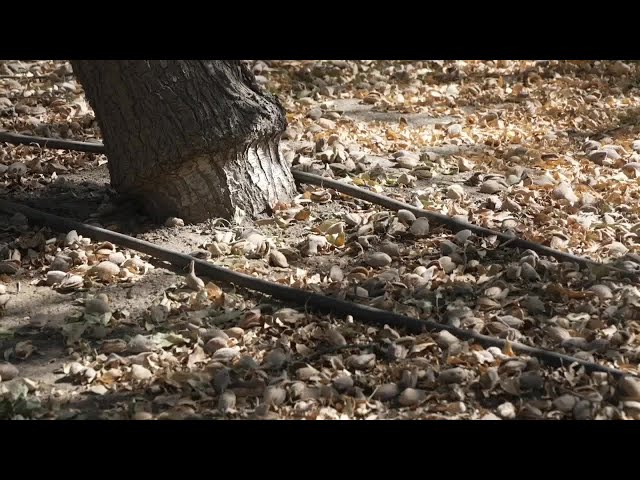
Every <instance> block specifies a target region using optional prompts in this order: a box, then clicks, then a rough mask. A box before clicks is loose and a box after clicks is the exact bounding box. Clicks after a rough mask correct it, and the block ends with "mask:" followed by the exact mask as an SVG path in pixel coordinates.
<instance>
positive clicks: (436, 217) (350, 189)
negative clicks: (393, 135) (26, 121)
mask: <svg viewBox="0 0 640 480" xmlns="http://www.w3.org/2000/svg"><path fill="white" fill-rule="evenodd" d="M0 142H7V143H13V144H36V145H40V146H42V147H44V148H60V149H66V150H76V151H80V152H91V153H102V154H103V153H105V149H104V145H103V144H102V143H92V142H78V141H72V140H62V139H51V138H46V137H36V136H30V135H21V134H17V133H11V132H4V131H0ZM292 173H293V178H295V179H296V180H297V181H298V182H301V183H308V184H311V185H318V186H322V187H329V188H332V189H334V190H336V191H338V192H340V193H344V194H346V195H349V196H352V197H354V198H359V199H360V200H365V201H367V202H370V203H375V204H377V205H380V206H382V207H385V208H388V209H389V210H395V211H397V210H402V209H404V210H409V211H410V212H411V213H413V214H414V215H415V216H416V217H426V218H427V219H428V220H430V221H432V222H434V223H436V224H440V225H443V226H445V227H447V228H449V229H451V230H453V231H454V232H457V231H460V230H470V231H471V232H473V233H475V234H476V235H478V236H482V237H488V236H495V237H496V238H499V239H500V240H502V241H503V242H504V245H505V246H509V247H514V248H523V249H529V250H532V251H534V252H536V253H539V254H541V255H547V256H549V257H553V258H555V259H556V260H558V261H561V262H572V263H576V264H578V265H580V266H581V267H587V268H598V269H602V268H604V269H607V270H610V271H612V272H615V273H618V274H620V275H622V276H624V277H628V278H631V279H634V280H637V279H638V274H637V273H636V272H630V271H627V270H623V269H621V268H617V267H614V266H612V265H608V264H604V263H600V262H596V261H593V260H590V259H588V258H585V257H580V256H578V255H573V254H571V253H565V252H560V251H559V250H555V249H553V248H551V247H547V246H545V245H541V244H539V243H535V242H530V241H528V240H524V239H522V238H518V237H515V236H511V235H507V234H505V233H502V232H498V231H495V230H491V229H488V228H484V227H480V226H478V225H474V224H472V223H468V222H463V221H460V220H455V219H453V218H451V217H448V216H447V215H442V214H440V213H435V212H430V211H428V210H423V209H421V208H417V207H414V206H412V205H409V204H407V203H404V202H401V201H399V200H394V199H393V198H389V197H386V196H384V195H380V194H378V193H375V192H371V191H368V190H365V189H363V188H360V187H357V186H355V185H350V184H348V183H345V182H340V181H337V180H332V179H330V178H326V177H320V176H318V175H314V174H311V173H307V172H303V171H301V170H297V169H294V170H292Z"/></svg>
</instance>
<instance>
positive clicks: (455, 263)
mask: <svg viewBox="0 0 640 480" xmlns="http://www.w3.org/2000/svg"><path fill="white" fill-rule="evenodd" d="M251 67H252V68H253V70H254V72H255V73H256V74H257V75H258V81H259V82H261V83H262V84H264V85H265V87H266V88H268V89H270V90H272V91H274V92H275V93H277V94H278V95H279V96H280V98H281V100H282V102H283V104H284V106H285V108H286V109H287V112H288V119H289V122H290V126H289V128H288V130H287V132H286V135H285V140H284V142H283V145H282V150H283V154H284V155H285V156H286V158H287V159H289V161H290V162H291V163H292V165H293V166H294V168H304V169H308V170H310V171H313V172H315V173H320V174H325V175H330V176H335V177H347V178H350V179H351V181H353V182H354V183H355V184H357V185H362V186H367V187H368V188H372V189H373V190H375V191H378V192H381V193H384V194H386V195H390V196H394V197H396V198H400V199H402V200H404V201H406V202H407V203H411V204H413V205H416V206H420V207H423V208H427V209H431V210H435V211H438V212H441V213H445V214H449V215H452V216H459V217H460V218H464V219H465V220H469V221H471V222H473V223H476V224H479V225H482V226H486V227H489V228H493V229H496V230H500V231H513V232H516V233H517V234H518V235H520V236H522V237H524V238H528V239H530V240H533V241H537V242H540V243H544V244H546V245H551V246H552V247H554V248H556V249H560V250H565V251H570V252H572V253H576V254H580V255H586V256H589V257H591V258H594V259H597V260H606V261H615V262H617V264H619V265H620V266H622V267H624V268H628V269H633V268H635V264H634V263H633V262H632V257H629V254H633V253H637V252H638V250H639V249H638V243H637V228H638V226H639V225H640V222H639V220H638V213H637V212H638V209H637V199H638V193H639V192H640V190H639V189H638V181H637V172H638V169H639V168H640V162H638V158H637V157H638V153H637V152H638V151H640V142H638V141H637V139H638V138H640V135H638V126H637V121H636V118H637V116H636V112H637V108H638V105H639V102H640V97H639V92H640V90H639V89H638V83H637V81H638V69H637V65H636V64H635V63H624V62H573V63H572V62H530V61H526V62H519V61H513V62H504V61H502V62H341V61H309V62H302V61H292V62H251ZM0 123H1V128H3V129H6V130H10V131H18V132H25V133H30V134H37V135H44V136H60V137H63V138H73V139H77V140H90V139H99V138H100V135H99V131H98V130H97V127H96V125H95V121H94V118H93V114H92V112H91V110H90V108H89V107H88V105H87V104H86V102H85V100H84V97H83V95H82V90H81V88H80V86H79V85H78V84H77V83H76V82H75V81H74V79H73V76H72V72H71V69H70V67H69V65H68V64H66V63H64V62H47V61H44V62H3V63H1V66H0ZM105 163H106V159H105V158H104V157H101V156H96V155H93V154H84V153H77V152H65V151H56V150H40V149H38V148H35V147H29V146H19V147H16V146H11V145H3V146H2V147H1V149H0V165H1V166H2V167H0V168H1V169H2V173H1V175H2V178H1V180H2V184H1V185H0V188H2V194H3V195H4V196H5V197H7V198H11V199H15V200H19V201H24V202H26V203H28V204H29V205H32V206H34V207H36V208H40V209H42V210H46V211H49V212H53V213H57V214H59V215H63V216H68V217H71V218H75V219H78V220H82V221H87V222H88V223H95V224H99V225H102V226H105V227H107V228H110V229H113V230H118V231H122V232H125V233H129V234H133V235H136V236H138V237H140V238H143V239H146V240H148V241H151V242H153V243H155V244H157V245H161V246H165V247H170V248H173V249H175V250H178V251H181V252H186V253H192V252H199V254H200V255H205V256H207V257H210V261H212V262H214V263H216V264H219V265H223V266H227V267H229V268H233V269H234V270H237V271H242V272H245V273H246V272H248V273H252V274H254V275H257V276H260V277H263V278H268V279H271V280H275V281H279V282H282V283H286V284H290V285H293V286H296V287H299V288H305V289H312V290H315V291H319V292H323V293H326V294H331V295H338V296H340V297H343V298H347V299H349V300H352V301H356V302H364V303H367V304H371V305H375V306H377V307H379V308H386V309H391V310H394V311H398V312H400V313H404V314H406V315H410V316H414V317H421V318H431V319H437V320H438V321H441V322H446V323H449V324H453V325H459V326H462V327H465V328H473V329H476V330H477V331H479V332H482V333H486V334H491V335H495V336H499V337H502V338H509V339H511V340H518V341H520V342H523V343H528V344H531V345H536V346H539V347H543V348H548V349H553V350H557V351H562V352H565V353H569V354H572V355H574V356H578V357H581V358H585V359H590V360H593V361H596V362H600V363H603V364H607V365H610V366H615V367H617V368H620V369H624V370H628V371H629V372H630V373H636V372H637V371H638V358H639V354H640V349H639V348H638V343H637V339H636V334H637V332H638V330H639V328H638V323H637V318H638V305H640V303H639V301H640V291H639V290H638V289H637V286H636V285H634V284H633V283H631V282H630V281H629V280H625V279H622V278H616V277H615V276H607V275H608V274H606V273H604V272H599V271H595V272H594V271H587V272H584V271H579V270H578V269H577V268H576V267H575V266H574V265H570V264H558V263H557V262H555V261H553V260H550V259H545V258H539V257H538V256H537V255H535V254H533V253H532V252H519V251H514V250H512V249H509V248H501V247H500V245H499V244H498V243H497V242H495V241H494V240H492V239H478V238H475V237H469V238H464V236H460V235H458V236H454V235H452V234H451V233H450V232H448V231H446V230H444V229H441V228H438V227H437V226H434V225H431V226H430V228H429V229H424V228H418V225H412V219H411V218H406V217H403V216H401V215H398V214H395V213H390V212H387V211H385V210H384V209H382V208H379V207H377V206H374V205H370V204H367V203H366V202H362V201H359V200H355V199H351V198H348V197H345V196H342V195H339V194H337V193H336V192H333V191H331V190H325V189H321V188H317V187H306V189H305V190H306V192H303V191H301V194H300V196H299V198H297V199H296V200H295V202H294V203H293V204H292V205H288V206H285V207H284V208H283V209H282V210H280V211H278V212H276V214H275V215H274V217H272V218H262V219H260V220H259V221H257V222H251V221H249V220H247V219H245V220H244V221H242V222H236V223H233V222H232V223H228V222H219V221H215V220H212V221H209V222H206V223H205V224H201V225H186V226H175V227H166V226H158V225H155V224H153V223H152V222H150V221H149V219H147V218H146V217H145V216H144V214H143V213H141V212H139V211H138V210H137V208H136V206H135V205H132V204H130V203H128V202H127V201H126V200H123V199H119V198H118V197H117V196H116V195H115V194H114V192H111V191H110V190H109V188H108V171H107V168H106V164H105ZM249 228H252V229H255V230H258V231H259V232H260V233H259V234H258V235H256V234H254V235H250V236H248V235H247V234H246V231H247V230H248V229H249ZM243 232H245V233H244V234H243ZM68 233H69V232H52V231H50V230H47V229H46V228H45V229H41V227H40V226H38V225H29V224H26V223H25V222H24V219H23V218H20V216H19V215H18V216H11V215H2V216H0V234H1V235H2V238H1V239H0V242H1V244H0V247H1V248H2V255H3V257H2V258H3V259H4V261H3V262H2V263H1V264H0V268H1V271H2V272H3V273H2V276H1V277H0V279H1V280H2V284H3V285H4V289H5V292H3V293H2V295H0V303H3V304H4V311H3V316H2V317H1V318H0V346H1V347H2V351H3V352H4V358H5V360H6V362H7V363H4V364H0V377H2V383H0V392H2V395H3V397H2V398H3V400H2V403H1V404H0V416H2V417H3V418H21V417H22V418H139V419H146V418H307V419H314V418H505V419H509V418H636V417H637V416H638V415H640V403H639V402H640V383H638V382H637V381H636V380H634V379H627V380H624V381H622V382H619V383H618V382H614V381H613V380H612V379H610V378H608V377H607V376H606V375H602V374H591V375H586V374H584V372H583V371H581V370H580V369H573V368H567V369H556V370H554V369H550V368H547V367H544V366H541V365H539V363H538V362H537V361H535V360H533V359H530V358H527V357H519V356H517V355H514V354H513V352H511V351H509V350H506V351H499V350H496V349H488V350H485V349H482V348H481V347H479V346H477V345H469V344H467V343H466V342H460V341H459V340H458V339H456V338H455V337H450V336H448V335H444V334H439V335H438V334H434V335H427V334H424V335H419V336H413V335H407V334H406V333H405V332H402V331H395V330H393V329H390V328H388V327H387V328H373V327H370V326H363V325H360V324H358V323H354V322H353V321H352V320H351V319H348V318H347V319H345V318H333V317H330V316H325V317H319V316H314V315H310V314H307V313H305V312H304V310H300V309H298V310H294V309H292V308H291V306H288V305H282V304H279V303H278V302H276V301H274V300H272V299H270V298H268V297H265V296H262V295H258V294H255V293H252V292H249V291H244V290H239V289H235V288H234V287H233V286H229V285H215V284H213V283H210V282H209V283H208V279H206V278H204V279H203V280H204V281H205V283H207V287H206V289H205V290H204V291H203V292H200V293H196V292H193V291H192V290H190V289H189V288H185V278H186V277H185V274H186V272H180V271H174V270H173V269H172V268H171V267H170V266H168V265H166V264H163V263H160V262H157V261H155V260H154V259H152V258H148V257H146V256H144V255H140V256H137V254H136V252H132V251H126V250H121V249H120V248H119V247H118V246H115V245H108V244H106V245H105V244H100V243H96V242H93V241H91V239H82V238H75V237H73V234H69V235H67V234H68ZM243 235H244V236H243ZM267 244H268V245H269V247H268V248H267V246H266V245H267ZM274 250H275V251H279V252H281V253H282V254H283V255H284V258H283V257H280V256H277V254H276V255H274V254H273V252H274ZM105 261H112V262H111V263H108V264H104V263H103V264H100V262H105ZM52 264H53V265H52ZM99 264H100V266H99ZM54 267H55V268H54ZM52 270H57V271H59V270H62V271H63V274H62V275H60V274H56V273H55V272H54V273H49V272H50V271H52ZM67 273H68V274H67ZM47 283H49V284H47ZM102 295H106V297H104V296H102ZM358 345H360V346H358ZM347 347H348V348H347ZM14 367H15V368H14Z"/></svg>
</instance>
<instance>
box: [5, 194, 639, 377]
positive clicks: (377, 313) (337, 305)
mask: <svg viewBox="0 0 640 480" xmlns="http://www.w3.org/2000/svg"><path fill="white" fill-rule="evenodd" d="M0 210H3V211H5V212H10V213H15V212H20V213H22V214H23V215H25V216H26V217H27V218H29V219H30V220H31V221H33V222H36V223H41V224H45V225H48V226H50V227H52V228H55V229H57V230H59V231H62V232H66V231H69V230H76V231H77V232H78V233H80V234H82V235H84V236H87V237H91V238H94V239H96V240H101V241H109V242H111V243H115V244H117V245H120V246H123V247H125V248H130V249H132V250H136V251H138V252H142V253H145V254H147V255H151V256H153V257H156V258H158V259H160V260H165V261H167V262H170V263H171V264H173V265H175V266H177V267H186V266H187V265H189V264H190V262H191V261H193V262H194V263H195V266H196V270H197V272H198V273H199V274H200V275H203V276H207V277H209V278H211V279H213V280H215V281H221V282H228V283H232V284H235V285H237V286H239V287H243V288H247V289H250V290H255V291H259V292H262V293H264V294H267V295H271V296H272V297H274V298H276V299H278V300H282V301H285V302H291V303H294V304H297V305H300V306H304V307H305V308H309V309H311V310H316V311H322V312H333V314H337V315H345V316H346V315H351V316H352V317H353V318H354V319H357V320H358V321H361V322H363V323H371V324H374V325H378V326H382V325H390V326H392V327H400V328H406V329H407V330H409V331H411V332H415V333H420V332H423V331H425V330H427V331H433V332H439V331H443V330H446V331H448V332H450V333H451V334H453V335H455V336H456V337H458V338H460V339H462V340H470V341H473V342H477V343H479V344H480V345H483V346H485V347H498V348H505V347H506V346H507V345H508V344H510V345H511V348H512V349H513V350H514V351H515V352H518V353H524V354H528V355H531V356H533V357H537V358H539V359H540V360H541V361H542V362H544V363H546V364H548V365H551V366H554V367H568V366H570V365H575V364H577V365H580V366H582V367H584V368H585V370H586V371H587V372H595V371H599V372H606V373H609V374H611V375H613V376H615V377H621V376H624V375H628V373H626V372H623V371H621V370H618V369H616V368H611V367H607V366H604V365H598V364H597V363H594V362H588V361H585V360H581V359H578V358H575V357H571V356H569V355H564V354H561V353H556V352H551V351H548V350H542V349H539V348H535V347H530V346H528V345H524V344H521V343H516V342H513V343H512V342H507V341H506V340H502V339H499V338H494V337H490V336H488V335H482V334H479V333H477V332H475V331H473V330H464V329H462V328H457V327H453V326H450V325H443V324H440V323H437V322H434V321H432V320H419V319H416V318H411V317H407V316H404V315H399V314H397V313H393V312H388V311H386V310H380V309H378V308H373V307H369V306H366V305H360V304H356V303H352V302H348V301H345V300H340V299H337V298H332V297H327V296H324V295H320V294H317V293H312V292H306V291H304V290H300V289H297V288H292V287H288V286H286V285H280V284H278V283H273V282H269V281H266V280H262V279H259V278H256V277H252V276H251V275H246V274H244V273H239V272H234V271H231V270H228V269H226V268H222V267H218V266H216V265H213V264H211V263H208V262H206V261H204V260H200V259H197V258H193V257H192V256H190V255H187V254H184V253H179V252H175V251H173V250H169V249H167V248H163V247H158V246H157V245H154V244H152V243H149V242H146V241H144V240H140V239H137V238H134V237H130V236H128V235H123V234H121V233H117V232H112V231H111V230H106V229H104V228H99V227H94V226H92V225H87V224H84V223H80V222H76V221H75V220H71V219H69V218H64V217H59V216H57V215H52V214H50V213H45V212H41V211H39V210H35V209H33V208H30V207H27V206H24V205H19V204H17V203H14V202H9V201H7V200H2V199H0Z"/></svg>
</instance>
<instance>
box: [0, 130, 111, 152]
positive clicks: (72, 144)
mask: <svg viewBox="0 0 640 480" xmlns="http://www.w3.org/2000/svg"><path fill="white" fill-rule="evenodd" d="M0 142H7V143H12V144H23V145H40V146H41V147H43V148H60V149H63V150H75V151H77V152H89V153H104V145H103V144H102V143H97V142H96V143H92V142H78V141H75V140H62V139H59V138H46V137H32V136H31V135H21V134H19V133H12V132H4V131H0Z"/></svg>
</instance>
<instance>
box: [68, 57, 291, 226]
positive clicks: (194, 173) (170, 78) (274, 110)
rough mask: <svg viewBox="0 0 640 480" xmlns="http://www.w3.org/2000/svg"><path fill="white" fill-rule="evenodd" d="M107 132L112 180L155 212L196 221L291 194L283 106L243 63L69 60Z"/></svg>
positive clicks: (258, 208)
mask: <svg viewBox="0 0 640 480" xmlns="http://www.w3.org/2000/svg"><path fill="white" fill-rule="evenodd" d="M71 64H72V66H73V70H74V72H75V73H76V75H77V77H78V79H79V81H80V82H81V83H82V85H83V87H84V90H85V93H86V95H87V98H88V100H89V103H90V104H91V106H92V107H93V109H94V111H95V113H96V118H97V120H98V124H99V125H100V129H101V130H102V136H103V139H104V144H105V149H106V152H107V156H108V158H109V172H110V174H111V185H112V186H113V187H114V188H115V189H116V190H117V191H118V192H120V193H123V194H128V195H133V196H135V197H137V198H139V199H140V200H141V201H142V202H144V206H145V207H146V209H147V211H149V212H150V213H151V214H153V215H154V216H156V217H157V218H166V217H169V216H177V217H181V218H183V219H184V220H186V221H188V222H199V221H203V220H205V219H208V218H211V217H224V218H231V217H232V216H233V214H234V213H235V210H236V207H239V208H241V209H242V210H244V211H245V212H246V213H247V214H248V215H250V216H253V217H255V216H256V215H257V214H259V213H261V212H263V211H265V210H267V211H268V210H269V209H270V208H271V207H273V206H274V205H275V204H276V203H278V202H287V201H290V200H291V198H292V197H293V195H294V193H295V184H294V182H293V177H292V175H291V171H290V170H289V165H288V164H287V162H286V161H285V160H284V159H283V158H282V156H281V155H280V150H279V140H280V135H281V133H282V132H283V131H284V129H285V127H286V119H285V114H284V110H283V108H282V107H281V106H280V104H279V102H278V101H277V99H276V98H275V97H273V96H272V95H270V94H268V93H266V92H264V91H263V90H262V89H261V88H260V87H259V86H258V85H257V84H256V82H255V78H254V77H253V74H252V73H251V72H250V71H249V70H248V69H247V68H246V67H245V66H244V65H242V64H241V63H240V62H239V61H221V60H212V61H209V60H206V61H200V60H186V61H182V60H180V61H164V60H132V61H126V60H122V61H121V60H117V61H112V60H109V61H106V60H100V61H86V60H82V61H72V62H71Z"/></svg>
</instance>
